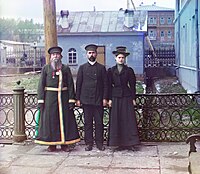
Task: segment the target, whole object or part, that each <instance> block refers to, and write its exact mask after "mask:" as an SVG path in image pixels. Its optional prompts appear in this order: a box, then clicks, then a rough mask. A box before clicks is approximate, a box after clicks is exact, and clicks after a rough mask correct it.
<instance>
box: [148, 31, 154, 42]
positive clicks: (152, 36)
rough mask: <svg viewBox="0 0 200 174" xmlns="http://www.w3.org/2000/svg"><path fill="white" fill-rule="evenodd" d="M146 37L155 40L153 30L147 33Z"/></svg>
mask: <svg viewBox="0 0 200 174" xmlns="http://www.w3.org/2000/svg"><path fill="white" fill-rule="evenodd" d="M148 35H149V38H150V39H151V40H155V39H156V31H155V30H150V31H149V32H148Z"/></svg>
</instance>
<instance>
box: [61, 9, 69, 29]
mask: <svg viewBox="0 0 200 174" xmlns="http://www.w3.org/2000/svg"><path fill="white" fill-rule="evenodd" d="M60 16H61V18H60V25H61V27H62V28H69V21H68V16H69V11H68V10H61V11H60Z"/></svg>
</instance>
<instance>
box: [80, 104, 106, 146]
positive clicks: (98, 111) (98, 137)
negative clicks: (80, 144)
mask: <svg viewBox="0 0 200 174" xmlns="http://www.w3.org/2000/svg"><path fill="white" fill-rule="evenodd" d="M83 112H84V121H85V126H84V128H85V144H86V145H93V142H94V137H93V120H94V125H95V143H96V145H97V146H101V145H103V106H95V105H83Z"/></svg>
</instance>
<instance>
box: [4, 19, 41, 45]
mask: <svg viewBox="0 0 200 174" xmlns="http://www.w3.org/2000/svg"><path fill="white" fill-rule="evenodd" d="M43 28H44V26H43V24H35V23H34V22H33V20H32V19H31V20H27V19H26V20H15V19H5V18H0V40H15V41H20V42H34V41H38V39H39V38H40V36H41V35H42V34H43V32H44V31H43V30H44V29H43Z"/></svg>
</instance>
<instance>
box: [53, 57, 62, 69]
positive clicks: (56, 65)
mask: <svg viewBox="0 0 200 174" xmlns="http://www.w3.org/2000/svg"><path fill="white" fill-rule="evenodd" d="M61 66H62V61H61V59H53V60H52V61H51V67H52V68H53V70H59V69H61Z"/></svg>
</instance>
